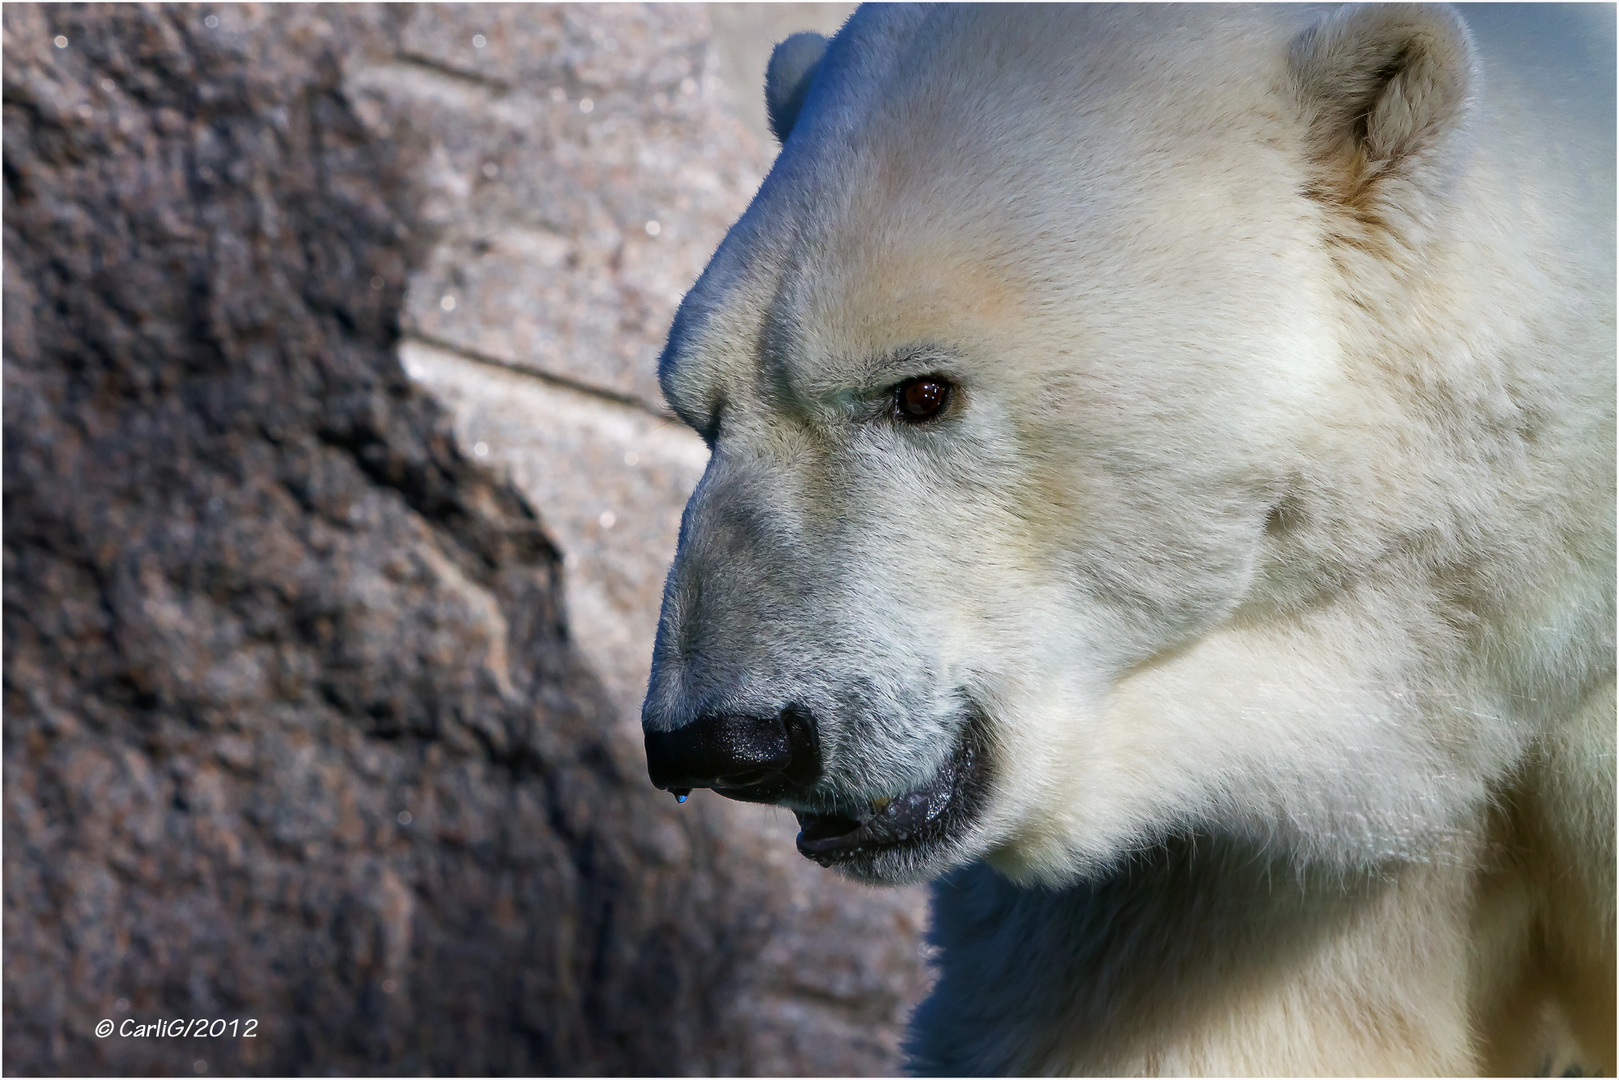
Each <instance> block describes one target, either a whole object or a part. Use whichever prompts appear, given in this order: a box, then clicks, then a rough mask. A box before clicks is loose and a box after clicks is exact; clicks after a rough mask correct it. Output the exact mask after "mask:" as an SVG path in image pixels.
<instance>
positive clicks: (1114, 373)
mask: <svg viewBox="0 0 1619 1080" xmlns="http://www.w3.org/2000/svg"><path fill="white" fill-rule="evenodd" d="M780 50H786V51H780ZM780 50H779V51H778V54H777V58H776V60H775V61H773V63H772V72H771V83H770V89H769V102H770V105H771V109H772V124H773V126H774V127H775V129H776V131H777V133H778V135H779V136H780V137H781V138H782V139H783V147H782V150H781V153H780V156H779V158H778V160H777V162H776V164H775V166H774V168H773V170H772V171H771V173H770V175H769V177H768V178H767V179H766V181H765V183H764V185H763V187H762V188H761V190H760V191H759V193H758V196H757V197H756V199H755V200H754V202H753V204H752V206H751V207H750V208H749V210H748V211H747V213H746V215H745V216H744V217H743V218H742V219H741V220H740V221H739V222H738V223H737V224H736V225H735V227H734V228H733V229H732V230H731V232H730V234H729V235H728V236H727V237H726V239H725V241H724V243H723V244H722V245H721V247H720V249H719V251H718V252H717V253H716V255H715V256H714V259H713V261H712V263H711V264H710V265H709V267H708V269H707V271H706V272H705V273H704V274H703V276H702V278H701V279H700V280H699V282H698V283H697V285H696V286H695V287H694V288H693V289H692V291H691V292H690V294H689V295H688V296H687V297H686V298H685V301H684V303H683V304H682V306H681V309H680V312H679V314H678V316H677V318H676V320H675V324H674V327H673V330H672V332H671V334H670V338H669V343H668V346H667V349H666V350H665V352H664V354H663V357H662V360H661V364H660V377H661V379H662V384H663V389H664V392H665V395H666V396H667V399H668V402H669V404H670V406H671V407H672V408H673V409H674V410H675V412H676V413H677V414H678V415H679V417H680V418H681V419H682V420H683V421H684V422H686V423H687V424H689V425H690V426H691V427H692V428H694V429H695V430H696V431H698V432H699V433H700V434H701V435H702V436H703V438H704V439H705V440H706V441H707V442H708V444H709V446H710V448H711V450H712V457H711V459H710V462H709V465H708V468H707V471H706V473H705V474H704V476H703V478H702V480H701V482H700V483H699V484H698V486H697V488H696V490H695V492H694V493H693V495H692V497H691V501H690V503H689V505H688V506H687V508H686V512H685V517H684V519H683V522H682V526H681V532H680V543H679V551H678V554H677V556H676V560H675V564H674V567H673V569H672V570H671V572H670V575H669V579H668V583H667V587H666V590H665V593H664V599H663V613H662V619H661V623H660V626H659V629H658V635H657V641H656V645H655V649H654V666H653V673H652V678H651V683H650V686H649V689H648V693H647V698H646V703H645V706H644V711H643V723H644V728H645V731H646V739H647V748H648V756H649V764H650V768H651V772H652V775H653V779H654V782H655V783H657V784H658V785H659V786H661V787H664V788H668V789H672V790H674V791H676V792H677V793H678V794H683V793H684V789H689V788H694V787H709V788H713V789H715V790H717V791H718V792H720V793H721V794H723V795H727V796H730V797H733V798H739V799H747V800H754V801H760V802H769V803H776V804H779V805H783V806H786V807H789V808H791V809H792V810H793V811H794V812H796V813H797V815H798V817H799V820H800V823H801V826H802V830H803V831H802V833H801V834H800V837H799V847H800V849H801V850H802V851H803V852H804V853H805V854H806V855H809V856H811V857H813V858H816V859H817V860H819V861H821V862H823V863H825V864H828V865H836V866H838V867H840V868H841V869H843V870H845V871H847V872H849V873H851V874H854V875H856V876H858V877H862V878H865V879H868V880H874V881H883V882H899V881H907V880H916V879H919V878H923V877H927V876H932V875H934V874H937V873H940V872H942V871H943V870H945V869H948V868H949V867H951V866H953V865H957V864H959V863H961V862H963V861H965V860H969V859H975V858H988V859H989V860H990V861H991V862H992V863H994V864H995V865H997V866H998V867H1000V868H1001V869H1003V870H1005V871H1006V872H1008V873H1010V874H1012V875H1013V876H1014V877H1017V878H1019V879H1022V880H1047V881H1059V880H1064V879H1067V878H1071V877H1072V876H1073V875H1075V874H1078V873H1084V872H1087V871H1088V870H1090V869H1094V868H1096V867H1098V866H1100V865H1102V864H1105V863H1106V862H1108V861H1109V860H1113V859H1116V858H1117V857H1119V856H1120V855H1121V854H1122V853H1126V852H1128V851H1130V850H1131V849H1133V848H1135V847H1137V846H1139V845H1142V844H1147V843H1151V842H1154V841H1155V840H1156V839H1159V838H1161V837H1163V836H1164V835H1166V834H1167V833H1169V832H1173V831H1175V830H1179V829H1199V828H1225V829H1237V830H1241V831H1244V832H1245V833H1248V834H1251V835H1257V836H1260V837H1262V838H1264V839H1265V840H1266V842H1267V843H1277V844H1284V845H1288V846H1290V847H1291V848H1293V849H1297V850H1299V851H1308V852H1320V851H1325V852H1327V853H1328V854H1334V853H1336V854H1337V856H1338V857H1342V853H1344V852H1349V853H1351V854H1350V856H1349V857H1353V858H1362V857H1368V858H1375V857H1379V856H1381V855H1384V854H1387V853H1389V852H1390V851H1394V850H1398V849H1399V847H1400V845H1401V844H1403V843H1418V842H1421V841H1420V838H1417V834H1422V835H1438V834H1442V833H1443V832H1444V831H1445V830H1446V829H1447V828H1449V827H1450V823H1451V822H1452V820H1453V818H1454V810H1455V807H1456V806H1458V805H1459V804H1460V803H1462V802H1465V801H1466V800H1468V799H1473V798H1476V797H1477V795H1478V791H1477V783H1476V781H1475V780H1474V779H1472V778H1473V777H1474V776H1476V775H1477V772H1478V770H1477V769H1475V768H1473V767H1472V766H1471V765H1469V764H1458V762H1459V761H1460V759H1462V758H1467V759H1468V760H1469V761H1471V759H1472V758H1476V757H1479V756H1481V755H1485V756H1487V755H1488V754H1491V753H1496V752H1498V751H1499V748H1498V747H1495V746H1494V745H1493V744H1490V743H1489V739H1488V738H1486V737H1485V736H1484V735H1480V734H1478V733H1476V732H1472V731H1471V730H1461V729H1447V730H1445V731H1442V732H1441V731H1435V730H1433V729H1432V727H1431V725H1429V726H1424V724H1422V723H1421V722H1419V720H1418V719H1417V717H1418V716H1419V714H1420V709H1419V707H1418V706H1417V705H1416V704H1414V702H1416V700H1417V699H1418V698H1421V697H1422V696H1423V694H1424V693H1425V692H1428V691H1432V690H1434V688H1433V687H1432V686H1431V685H1429V684H1428V683H1424V682H1423V681H1422V679H1423V676H1422V674H1421V672H1420V671H1419V670H1417V669H1415V668H1409V667H1401V666H1400V665H1401V663H1403V661H1400V660H1399V659H1398V658H1399V657H1402V656H1409V655H1416V654H1418V653H1421V654H1423V655H1429V656H1431V655H1433V654H1435V651H1436V650H1437V651H1443V650H1444V649H1445V648H1448V647H1450V642H1451V640H1452V636H1453V635H1452V634H1451V628H1449V627H1447V626H1445V625H1441V623H1442V620H1436V619H1430V618H1426V617H1423V618H1416V617H1415V616H1411V615H1410V611H1411V610H1414V609H1413V605H1415V607H1416V608H1421V606H1422V605H1421V603H1420V602H1419V601H1420V596H1419V595H1418V594H1419V593H1420V588H1421V587H1419V585H1416V584H1412V583H1413V582H1419V581H1425V580H1427V579H1426V578H1424V577H1423V575H1422V573H1420V572H1418V571H1416V570H1411V569H1409V568H1407V569H1404V570H1400V571H1398V572H1393V571H1390V572H1389V573H1384V571H1383V569H1382V568H1384V567H1386V566H1388V565H1391V560H1392V563H1400V562H1401V560H1407V561H1409V560H1416V561H1417V562H1420V561H1421V559H1423V558H1426V557H1427V556H1425V555H1423V554H1422V552H1421V551H1419V550H1418V549H1419V547H1420V545H1416V544H1414V543H1413V542H1411V540H1410V538H1411V537H1412V536H1413V535H1416V534H1418V533H1420V531H1421V528H1422V527H1423V525H1422V523H1423V522H1425V521H1427V520H1428V517H1430V516H1431V515H1432V514H1433V513H1435V512H1437V511H1436V510H1435V506H1434V505H1431V504H1430V503H1420V499H1419V498H1418V496H1416V495H1411V494H1410V493H1409V492H1406V491H1404V490H1403V489H1402V490H1400V491H1395V490H1393V489H1394V488H1397V487H1399V486H1400V485H1398V484H1396V483H1394V479H1395V478H1396V477H1400V476H1403V474H1402V473H1401V472H1400V470H1407V469H1410V468H1412V467H1414V466H1413V465H1412V462H1413V461H1414V460H1416V459H1417V458H1420V457H1421V456H1422V455H1423V454H1426V453H1428V451H1429V450H1431V449H1432V448H1431V447H1427V446H1401V445H1395V444H1397V443H1399V442H1400V441H1401V440H1402V439H1405V440H1407V441H1410V440H1413V439H1414V440H1416V441H1418V442H1420V441H1421V440H1422V438H1423V436H1422V435H1421V430H1422V429H1421V427H1420V425H1417V426H1416V427H1413V426H1412V421H1411V420H1410V417H1409V416H1408V415H1407V403H1405V402H1402V401H1399V400H1397V395H1395V394H1393V392H1392V391H1391V390H1390V382H1391V380H1397V379H1398V378H1400V376H1399V375H1397V374H1390V373H1389V372H1387V371H1385V370H1383V368H1379V367H1377V363H1383V364H1384V365H1385V366H1386V365H1388V364H1395V365H1397V364H1398V362H1399V359H1400V357H1402V356H1406V355H1408V354H1410V353H1411V352H1412V351H1413V350H1416V351H1420V350H1429V351H1432V350H1434V349H1437V348H1440V346H1439V345H1437V344H1435V343H1436V342H1442V340H1443V339H1444V338H1445V336H1446V335H1448V334H1451V333H1452V332H1453V331H1454V327H1453V326H1452V325H1451V324H1450V322H1448V321H1447V320H1448V319H1449V318H1450V316H1449V314H1448V310H1449V309H1448V308H1446V307H1445V304H1444V301H1445V298H1444V296H1442V295H1440V294H1439V293H1436V292H1432V291H1430V292H1426V293H1422V294H1421V295H1422V296H1423V297H1426V298H1427V300H1426V301H1425V302H1428V301H1437V302H1438V306H1437V307H1435V308H1431V309H1422V310H1421V311H1419V312H1417V313H1416V314H1408V315H1395V314H1391V311H1393V310H1394V309H1395V308H1398V309H1399V310H1402V311H1405V310H1406V309H1405V308H1404V307H1402V306H1401V304H1402V303H1403V301H1404V299H1406V298H1408V297H1409V296H1411V295H1414V293H1413V290H1419V291H1420V290H1421V289H1424V288H1428V286H1425V285H1423V284H1422V282H1423V281H1424V280H1429V278H1431V277H1432V275H1431V274H1430V275H1429V278H1425V277H1424V275H1425V274H1427V273H1428V271H1429V270H1430V269H1431V266H1432V265H1436V263H1435V260H1439V259H1441V258H1442V255H1441V254H1435V252H1436V251H1437V250H1438V249H1439V248H1441V247H1442V246H1443V241H1444V238H1445V236H1446V235H1448V233H1447V230H1448V229H1449V228H1450V224H1449V222H1450V220H1451V216H1452V214H1453V210H1452V207H1453V205H1455V204H1456V203H1458V201H1459V199H1458V196H1457V194H1456V192H1457V190H1458V188H1459V185H1461V184H1462V182H1463V179H1464V178H1465V173H1466V165H1467V148H1468V141H1467V137H1466V136H1467V131H1468V127H1469V117H1470V108H1471V101H1472V86H1473V82H1474V81H1475V79H1476V73H1475V64H1474V60H1473V51H1472V46H1471V44H1470V40H1469V37H1468V34H1467V31H1466V29H1465V27H1464V26H1463V24H1462V23H1461V21H1460V20H1459V19H1458V18H1457V17H1456V16H1455V15H1454V14H1453V13H1451V12H1449V11H1446V10H1428V9H1417V8H1410V7H1404V6H1395V7H1368V8H1363V9H1348V10H1345V11H1342V12H1340V13H1337V14H1335V15H1331V16H1328V17H1326V18H1325V19H1324V20H1322V21H1319V22H1317V23H1315V24H1314V25H1309V24H1308V18H1307V17H1306V16H1300V15H1296V14H1294V13H1292V12H1287V13H1281V14H1279V13H1277V12H1275V11H1270V12H1264V13H1247V14H1233V13H1232V12H1231V11H1230V10H1226V9H1217V10H1213V11H1211V10H1208V9H1195V10H1186V9H1175V8H1156V7H1155V8H1148V9H1140V10H1133V11H1117V10H1099V9H1094V8H1091V7H1089V6H1077V7H1067V6H1061V5H1053V6H1043V7H1037V8H1033V9H1019V8H1011V7H1004V6H1000V5H990V6H986V7H982V8H977V7H943V8H923V9H916V8H905V7H897V6H887V5H878V6H873V7H868V8H863V9H861V11H860V12H859V13H857V14H856V15H855V16H854V17H853V19H852V20H851V21H850V22H849V24H848V25H847V26H846V27H845V29H844V30H843V31H842V32H841V33H840V34H839V35H838V36H837V38H836V39H835V40H833V41H831V42H830V44H829V45H828V44H827V43H826V42H824V41H821V40H820V39H816V38H806V37H804V36H799V37H795V38H794V39H790V40H789V42H787V43H784V45H783V46H782V47H780ZM1434 288H1437V286H1434ZM1401 320H1404V321H1403V322H1402V321H1401ZM1391 342H1392V343H1393V344H1390V343H1391ZM1391 350H1392V351H1391ZM1369 357H1375V358H1377V362H1374V360H1373V359H1368V358H1369ZM1436 392H1437V391H1436ZM1411 432H1417V433H1416V434H1411ZM1402 455H1404V456H1402ZM1413 455H1414V456H1413ZM1435 461H1436V462H1437V463H1430V466H1428V467H1431V468H1444V467H1446V466H1445V465H1444V464H1443V462H1441V461H1438V459H1435ZM1390 470H1392V471H1390ZM1417 486H1420V483H1418V485H1417ZM1441 497H1442V496H1440V495H1434V496H1433V498H1436V499H1437V498H1441ZM1413 500H1416V501H1413ZM1419 503H1420V505H1419ZM1424 550H1426V549H1424ZM1401 565H1404V564H1403V563H1401ZM1413 565H1415V564H1413ZM1402 575H1403V576H1402ZM1374 581H1375V582H1377V583H1379V584H1377V586H1376V587H1375V588H1374V587H1371V586H1367V587H1366V588H1362V587H1361V586H1362V585H1363V584H1365V583H1368V582H1374ZM1357 590H1358V591H1357ZM1348 598H1353V599H1348ZM1414 598H1415V599H1414ZM1356 605H1358V606H1356ZM1423 635H1429V636H1428V637H1423ZM1417 638H1421V640H1420V641H1418V640H1416V639H1417ZM1424 650H1427V651H1426V652H1424ZM1434 692H1438V691H1434ZM1458 730H1460V733H1458Z"/></svg>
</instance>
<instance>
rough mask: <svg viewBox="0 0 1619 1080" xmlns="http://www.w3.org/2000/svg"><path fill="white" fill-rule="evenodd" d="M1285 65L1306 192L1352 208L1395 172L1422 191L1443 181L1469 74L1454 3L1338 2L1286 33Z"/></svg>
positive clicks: (1469, 50)
mask: <svg viewBox="0 0 1619 1080" xmlns="http://www.w3.org/2000/svg"><path fill="white" fill-rule="evenodd" d="M1288 70H1289V74H1290V76H1291V78H1292V83H1293V90H1294V93H1295V94H1296V95H1297V98H1298V101H1299V104H1300V106H1301V107H1302V109H1303V113H1304V117H1305V122H1306V124H1307V125H1308V128H1307V130H1308V140H1309V152H1310V153H1311V155H1312V157H1313V158H1314V164H1315V166H1316V172H1317V177H1316V181H1317V187H1316V190H1314V191H1312V192H1311V194H1312V195H1315V196H1317V197H1322V198H1326V199H1331V200H1333V201H1336V202H1340V203H1343V204H1346V205H1359V204H1362V203H1365V202H1367V201H1368V200H1372V201H1376V199H1377V196H1376V192H1378V190H1379V189H1382V188H1383V187H1384V186H1385V184H1386V182H1387V181H1389V180H1391V179H1393V178H1395V177H1399V178H1403V179H1404V180H1406V181H1409V182H1411V183H1414V184H1415V185H1416V188H1417V189H1418V190H1421V191H1430V192H1431V191H1433V190H1434V189H1435V188H1436V187H1438V186H1440V185H1442V184H1443V181H1444V178H1445V177H1446V176H1447V175H1448V173H1449V172H1450V169H1449V168H1448V166H1449V165H1450V157H1451V153H1452V148H1453V147H1454V145H1455V139H1454V136H1455V135H1456V133H1457V132H1458V131H1460V129H1461V128H1462V126H1463V124H1464V122H1465V120H1466V118H1467V114H1468V111H1469V109H1470V107H1471V102H1472V93H1473V88H1474V86H1475V85H1476V83H1477V81H1478V74H1477V72H1478V59H1477V54H1476V53H1475V52H1474V49H1473V41H1472V37H1471V36H1470V35H1469V34H1468V32H1467V26H1466V24H1465V23H1463V22H1462V19H1461V16H1460V15H1459V14H1457V13H1456V11H1455V10H1454V9H1452V8H1449V7H1427V6H1420V5H1415V4H1368V5H1366V6H1358V5H1357V6H1352V7H1346V8H1343V9H1341V10H1339V11H1337V12H1335V13H1333V14H1332V15H1329V16H1327V17H1326V18H1324V19H1322V20H1321V21H1320V22H1318V23H1316V24H1315V25H1314V26H1312V27H1310V28H1309V29H1308V30H1306V31H1304V33H1302V34H1300V35H1299V36H1298V37H1297V38H1295V39H1294V41H1293V43H1292V45H1291V47H1290V48H1289V51H1288ZM1412 209H1414V208H1412Z"/></svg>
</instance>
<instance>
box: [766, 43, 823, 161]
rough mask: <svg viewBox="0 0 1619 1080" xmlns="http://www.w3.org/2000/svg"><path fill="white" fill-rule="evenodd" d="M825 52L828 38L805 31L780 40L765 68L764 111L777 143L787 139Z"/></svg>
mask: <svg viewBox="0 0 1619 1080" xmlns="http://www.w3.org/2000/svg"><path fill="white" fill-rule="evenodd" d="M824 55H826V38H824V37H822V36H821V35H820V34H814V33H809V32H805V33H802V34H794V35H793V36H792V37H790V38H788V39H787V40H786V41H783V42H781V43H779V44H778V45H777V46H776V47H775V49H773V50H772V51H771V53H770V64H769V66H768V67H766V68H765V113H766V114H767V115H768V116H769V117H770V131H771V133H772V134H773V135H775V136H776V141H777V142H782V143H784V142H786V141H787V136H788V134H789V133H790V132H791V131H792V130H793V123H794V122H795V121H796V120H797V119H798V110H799V109H801V108H803V107H804V95H806V94H808V93H809V88H810V83H812V82H814V81H815V68H816V67H817V66H818V65H819V64H820V62H821V57H822V56H824Z"/></svg>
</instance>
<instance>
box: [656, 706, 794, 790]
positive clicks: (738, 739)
mask: <svg viewBox="0 0 1619 1080" xmlns="http://www.w3.org/2000/svg"><path fill="white" fill-rule="evenodd" d="M646 766H647V772H648V773H649V774H650V775H651V777H652V783H653V784H654V785H656V786H657V787H660V788H666V789H672V790H674V791H676V792H681V791H683V790H687V789H690V788H700V787H705V788H714V789H715V790H716V791H718V792H719V793H720V794H722V795H729V796H731V797H733V798H741V799H745V800H747V801H750V802H770V801H774V800H775V799H777V798H780V797H781V796H782V795H784V794H785V793H786V792H787V791H788V790H789V789H791V788H794V787H809V786H810V785H812V784H814V783H815V782H816V781H817V780H819V779H820V778H821V752H820V741H819V739H817V737H816V734H815V724H814V721H813V720H812V718H811V717H810V715H809V713H808V712H806V711H805V710H803V709H801V708H798V707H797V706H788V707H787V708H785V709H783V710H781V711H780V712H778V713H776V714H775V715H774V716H739V715H735V714H730V713H710V714H707V715H704V716H700V717H698V718H697V719H696V720H694V721H693V722H692V723H690V724H687V725H686V726H685V727H681V728H676V729H675V730H674V731H649V732H647V733H646Z"/></svg>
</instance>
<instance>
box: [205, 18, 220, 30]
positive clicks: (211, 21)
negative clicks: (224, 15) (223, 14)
mask: <svg viewBox="0 0 1619 1080" xmlns="http://www.w3.org/2000/svg"><path fill="white" fill-rule="evenodd" d="M202 25H204V26H206V27H207V28H208V29H210V30H213V29H216V28H218V26H219V16H218V15H210V16H208V17H207V18H206V19H204V20H202Z"/></svg>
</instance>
